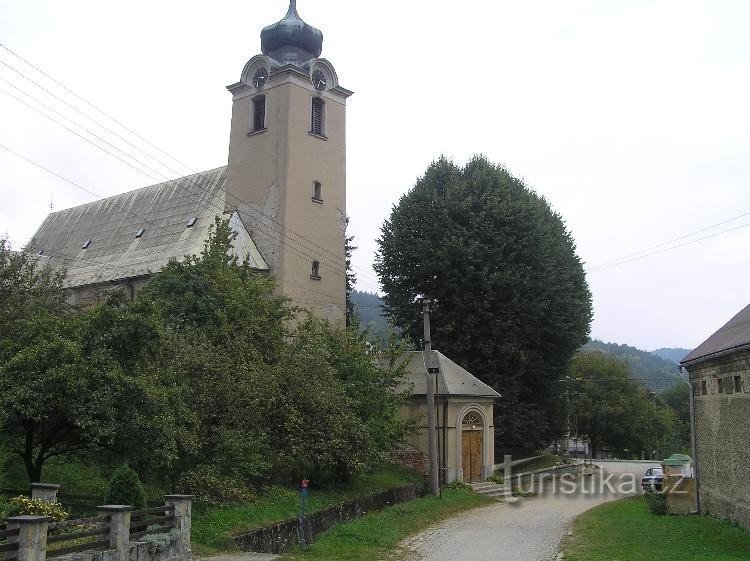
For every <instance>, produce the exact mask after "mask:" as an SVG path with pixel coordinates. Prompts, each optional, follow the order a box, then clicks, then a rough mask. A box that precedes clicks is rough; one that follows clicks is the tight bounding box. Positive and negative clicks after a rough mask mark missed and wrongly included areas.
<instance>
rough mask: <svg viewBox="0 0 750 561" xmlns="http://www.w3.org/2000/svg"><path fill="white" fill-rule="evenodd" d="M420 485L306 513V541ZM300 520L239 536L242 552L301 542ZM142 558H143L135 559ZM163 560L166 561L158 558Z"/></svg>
mask: <svg viewBox="0 0 750 561" xmlns="http://www.w3.org/2000/svg"><path fill="white" fill-rule="evenodd" d="M417 496H418V494H417V487H416V485H414V484H411V485H406V486H404V487H396V488H394V489H388V490H387V491H383V492H381V493H376V494H374V495H370V496H368V497H362V498H359V499H356V500H353V501H349V502H347V503H343V504H341V505H338V506H335V507H332V508H329V509H326V510H322V511H319V512H315V513H313V514H309V515H307V516H305V525H304V526H305V534H304V539H305V543H311V542H312V541H313V540H314V539H315V537H316V536H317V535H318V534H320V533H322V532H325V531H326V530H328V529H329V528H330V527H331V526H333V525H335V524H338V523H340V522H346V521H347V520H354V519H355V518H360V517H362V516H364V515H366V514H369V513H371V512H377V511H379V510H382V509H383V508H385V507H387V506H390V505H393V504H397V503H402V502H406V501H411V500H413V499H416V498H417ZM298 528H299V520H298V519H297V518H291V519H289V520H284V521H283V522H279V523H277V524H273V525H271V526H266V527H263V528H257V529H255V530H252V531H250V532H248V533H246V534H242V535H240V536H236V537H235V538H234V542H235V543H236V544H237V546H238V547H239V548H240V549H241V550H242V551H252V552H256V553H280V552H282V551H284V550H285V549H287V548H288V547H290V546H291V545H293V544H296V543H298ZM133 561H142V560H133ZM157 561H163V560H157Z"/></svg>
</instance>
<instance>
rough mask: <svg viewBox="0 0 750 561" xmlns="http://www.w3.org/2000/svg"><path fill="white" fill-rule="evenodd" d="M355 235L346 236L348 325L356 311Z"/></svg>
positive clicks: (352, 320) (347, 225) (350, 323)
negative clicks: (353, 267)
mask: <svg viewBox="0 0 750 561" xmlns="http://www.w3.org/2000/svg"><path fill="white" fill-rule="evenodd" d="M346 227H347V229H348V228H349V217H348V216H347V217H346ZM353 242H354V236H346V239H345V245H344V252H345V254H346V326H347V327H351V326H352V325H353V324H354V321H355V319H354V317H355V314H356V311H355V309H354V302H353V301H352V292H353V291H354V285H355V284H357V273H355V272H354V270H353V269H352V254H353V253H354V251H355V250H356V249H357V246H356V245H354V244H353Z"/></svg>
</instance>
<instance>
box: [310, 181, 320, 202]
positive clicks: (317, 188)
mask: <svg viewBox="0 0 750 561" xmlns="http://www.w3.org/2000/svg"><path fill="white" fill-rule="evenodd" d="M312 200H313V201H315V202H316V203H322V202H323V186H322V185H321V184H320V181H313V195H312Z"/></svg>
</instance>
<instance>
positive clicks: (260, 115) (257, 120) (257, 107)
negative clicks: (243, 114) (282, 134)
mask: <svg viewBox="0 0 750 561" xmlns="http://www.w3.org/2000/svg"><path fill="white" fill-rule="evenodd" d="M265 129H266V96H264V95H259V96H258V97H256V98H255V99H253V130H252V132H258V131H262V130H265Z"/></svg>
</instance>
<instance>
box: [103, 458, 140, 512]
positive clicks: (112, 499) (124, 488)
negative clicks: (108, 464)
mask: <svg viewBox="0 0 750 561" xmlns="http://www.w3.org/2000/svg"><path fill="white" fill-rule="evenodd" d="M104 502H105V503H106V504H109V505H131V506H132V507H134V508H136V509H139V508H146V492H145V491H144V490H143V485H142V484H141V480H140V479H139V478H138V474H137V473H136V472H135V471H134V470H133V469H132V468H131V467H130V466H129V465H128V464H122V465H121V466H120V467H119V468H117V469H116V470H115V472H114V473H113V474H112V479H110V481H109V487H108V488H107V494H106V496H105V497H104Z"/></svg>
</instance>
